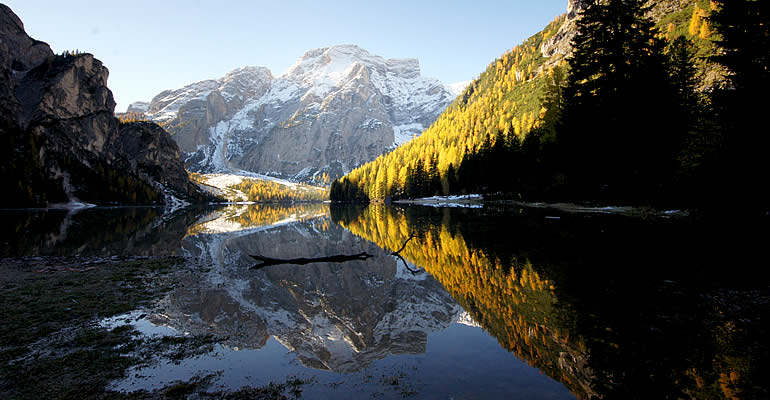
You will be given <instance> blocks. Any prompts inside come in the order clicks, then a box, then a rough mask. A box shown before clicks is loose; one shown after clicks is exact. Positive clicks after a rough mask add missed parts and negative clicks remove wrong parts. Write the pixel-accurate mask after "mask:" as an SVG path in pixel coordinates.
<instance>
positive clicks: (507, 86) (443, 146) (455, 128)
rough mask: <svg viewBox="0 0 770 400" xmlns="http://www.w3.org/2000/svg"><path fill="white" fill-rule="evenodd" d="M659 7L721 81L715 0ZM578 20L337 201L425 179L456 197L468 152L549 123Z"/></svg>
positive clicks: (522, 52) (527, 51) (707, 74)
mask: <svg viewBox="0 0 770 400" xmlns="http://www.w3.org/2000/svg"><path fill="white" fill-rule="evenodd" d="M652 4H653V7H652V8H651V11H650V12H651V14H652V17H653V19H654V20H655V21H656V23H657V29H658V30H659V31H660V35H662V36H665V37H667V38H668V39H669V40H673V39H675V38H677V37H678V36H680V35H683V36H685V37H686V38H688V39H690V40H691V43H692V45H693V46H694V49H695V54H696V56H697V57H699V58H697V65H698V68H699V78H700V86H701V88H702V89H703V88H706V87H710V86H713V85H714V84H716V83H717V82H719V80H720V77H721V76H722V73H721V71H719V70H718V68H716V67H715V66H714V65H713V64H710V63H708V62H707V61H706V59H705V57H706V56H708V55H709V54H712V53H713V50H714V46H713V44H712V39H713V32H712V29H711V28H710V26H709V23H708V20H707V17H708V15H709V14H710V12H711V11H710V10H711V4H710V1H708V0H706V1H701V0H697V1H696V0H687V1H677V2H673V1H669V0H657V1H653V2H652ZM574 21H575V20H574V17H573V18H571V19H570V18H568V15H567V14H564V15H561V16H559V17H557V18H556V19H554V20H553V21H552V22H551V23H550V24H549V25H548V26H547V27H546V28H545V29H543V30H542V31H541V32H538V33H537V34H535V35H533V36H532V37H530V38H529V39H527V40H526V41H525V42H524V43H522V44H520V45H518V46H516V47H514V48H513V49H511V50H510V51H508V52H506V53H505V54H503V55H502V56H501V57H500V58H498V59H496V60H495V61H493V62H492V63H490V65H489V66H488V67H487V69H486V70H485V71H484V72H482V73H481V75H479V77H478V78H477V79H476V80H474V81H473V83H471V84H470V85H469V86H468V87H467V88H466V90H465V91H464V92H463V93H462V94H461V95H460V96H459V97H458V98H457V99H456V100H455V102H454V103H452V105H450V106H449V107H448V108H447V110H446V111H445V112H444V113H443V114H442V115H441V116H440V117H439V118H438V119H437V120H436V122H434V123H433V125H431V127H430V128H429V129H427V130H426V131H425V132H423V134H422V135H421V136H419V137H417V138H415V139H413V140H412V141H410V142H408V143H406V144H405V145H402V146H401V147H398V148H397V149H396V150H394V151H393V152H391V153H389V154H386V155H383V156H380V157H378V158H377V159H376V160H374V161H372V162H370V163H368V164H365V165H363V166H361V167H359V168H357V169H355V170H353V171H352V172H350V173H349V174H348V175H346V176H345V177H343V178H341V179H340V181H339V182H337V184H335V185H334V186H333V190H332V199H334V200H378V199H384V198H387V197H393V198H398V197H404V191H405V187H406V186H407V184H408V182H407V178H408V177H409V176H410V175H411V176H415V175H419V174H420V173H421V174H422V175H423V176H426V177H429V178H430V177H436V181H440V185H441V188H440V190H439V191H441V192H443V193H444V194H448V192H449V179H450V178H449V177H450V176H451V172H453V171H456V170H457V168H458V167H459V165H460V164H461V162H462V160H463V157H464V156H465V155H466V154H468V153H477V152H478V151H479V150H480V149H481V148H482V146H483V145H484V144H485V142H487V145H489V143H494V142H495V140H496V139H497V138H500V137H504V136H506V137H511V136H514V135H515V136H516V137H517V138H518V139H519V140H523V139H524V138H525V136H526V135H527V133H528V132H530V131H531V130H532V129H533V128H536V127H538V126H539V125H541V124H542V119H543V117H544V115H545V112H546V109H545V108H544V107H543V98H544V96H545V92H546V87H547V82H548V81H549V80H551V81H553V71H554V69H555V68H559V69H562V70H564V71H565V72H567V73H568V71H567V61H566V59H567V57H568V56H569V53H570V51H571V48H570V44H569V43H570V39H571V37H572V36H573V35H574V29H575V23H574ZM543 51H547V52H548V53H549V55H548V56H546V55H545V54H544V53H543ZM450 166H451V169H450ZM416 171H420V173H417V172H416ZM448 171H449V172H450V173H448ZM335 189H336V193H335Z"/></svg>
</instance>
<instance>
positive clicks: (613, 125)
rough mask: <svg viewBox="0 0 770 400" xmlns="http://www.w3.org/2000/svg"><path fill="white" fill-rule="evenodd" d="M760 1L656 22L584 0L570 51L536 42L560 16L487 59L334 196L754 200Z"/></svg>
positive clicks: (632, 4) (764, 37)
mask: <svg viewBox="0 0 770 400" xmlns="http://www.w3.org/2000/svg"><path fill="white" fill-rule="evenodd" d="M701 3H702V4H701ZM650 4H651V3H650ZM768 7H769V6H768V4H767V2H763V1H754V0H738V1H726V0H715V1H710V2H694V4H693V5H692V6H690V7H688V8H686V9H685V10H686V11H685V13H687V14H689V18H682V15H681V14H682V13H679V14H678V15H673V16H666V17H664V18H662V19H661V18H659V19H658V21H656V22H653V19H652V18H651V17H650V15H651V6H650V5H649V4H648V2H646V1H641V0H607V1H593V2H590V5H589V6H588V7H587V8H586V9H584V10H583V11H581V13H580V15H579V17H578V19H577V22H576V23H577V33H576V35H575V37H574V39H573V40H572V54H571V55H570V56H569V57H567V59H566V61H564V62H561V63H556V64H555V65H548V63H547V60H545V59H544V56H543V55H542V54H541V52H540V50H539V49H540V46H541V45H542V44H543V43H544V41H546V40H548V39H549V38H550V37H551V36H552V35H554V33H555V32H556V31H558V29H559V27H560V26H561V24H563V23H564V18H565V17H564V16H562V17H559V18H557V19H556V20H555V21H554V22H552V23H551V24H550V25H549V26H548V27H547V28H546V29H545V30H544V31H542V32H540V33H538V34H537V35H535V36H533V37H532V38H530V39H529V40H528V41H527V42H526V43H524V44H522V45H520V46H517V47H516V48H514V49H513V50H511V51H510V52H508V53H506V54H505V55H503V57H502V58H501V59H498V60H497V61H495V62H493V63H492V64H491V65H490V66H489V68H488V69H487V71H485V72H484V73H483V74H482V75H481V76H480V77H479V78H478V79H477V80H476V81H475V82H473V83H472V84H471V85H470V86H469V87H468V88H467V89H466V90H465V92H464V93H463V94H462V95H461V96H460V97H459V98H458V99H457V100H456V101H455V103H454V104H453V105H452V106H450V108H449V109H448V110H447V111H446V112H445V113H444V114H443V115H442V116H441V117H439V119H438V120H437V121H436V122H435V123H434V124H433V126H431V127H430V128H429V129H428V130H426V131H425V132H424V133H423V134H422V136H420V137H418V138H417V139H415V140H413V141H412V142H410V143H408V144H406V145H404V146H402V147H400V148H398V149H396V150H394V151H393V152H391V153H389V154H387V155H384V156H381V157H380V158H378V159H377V160H375V161H373V162H371V163H368V164H365V165H363V166H361V167H359V168H358V169H355V170H354V171H352V172H351V173H350V174H348V175H347V176H345V177H343V178H341V179H340V180H338V181H335V182H334V184H333V185H332V188H331V198H332V199H333V200H335V201H381V200H386V201H387V200H389V199H403V198H416V197H426V196H433V195H448V194H466V193H484V194H486V195H487V196H488V197H490V196H491V197H496V198H504V199H515V200H524V201H572V202H579V203H591V204H626V205H644V206H654V207H677V208H690V209H698V210H704V211H713V210H716V209H720V208H725V207H730V206H731V205H736V204H741V207H740V208H741V210H750V211H760V210H762V207H764V205H766V204H767V200H768V198H767V195H766V194H764V193H763V192H764V190H763V189H764V186H765V183H766V182H767V178H766V177H767V162H766V161H765V157H763V155H762V154H761V152H762V151H764V149H765V148H767V134H766V132H767V128H766V127H764V126H762V124H761V120H762V110H761V108H762V107H763V104H764V102H763V101H761V100H759V99H762V98H763V95H765V94H766V93H768V82H770V79H769V75H770V72H768V54H769V53H770V52H768V49H770V43H768V41H769V40H770V21H769V20H768V19H769V18H768V15H769V14H770V13H768ZM714 71H717V72H716V73H714ZM715 75H716V76H717V78H715Z"/></svg>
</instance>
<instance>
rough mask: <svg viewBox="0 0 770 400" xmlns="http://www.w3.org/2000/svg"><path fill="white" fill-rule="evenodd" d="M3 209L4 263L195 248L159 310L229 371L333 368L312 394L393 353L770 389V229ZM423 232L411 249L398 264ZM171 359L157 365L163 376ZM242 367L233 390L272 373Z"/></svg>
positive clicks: (495, 384) (323, 208) (490, 216)
mask: <svg viewBox="0 0 770 400" xmlns="http://www.w3.org/2000/svg"><path fill="white" fill-rule="evenodd" d="M4 213H5V215H4V217H5V219H6V221H9V222H10V223H9V224H6V225H5V226H4V228H3V229H4V230H3V231H2V239H3V243H2V244H3V246H2V247H1V248H2V252H3V255H5V256H15V255H68V254H95V255H103V256H108V255H116V254H121V255H163V254H182V255H184V256H185V257H187V259H188V260H191V262H193V261H194V262H195V263H200V264H202V265H203V266H204V267H203V268H201V269H200V271H201V272H200V273H199V274H198V275H194V276H193V275H191V276H190V277H189V278H187V280H186V281H183V282H181V283H180V284H179V285H178V286H177V287H176V288H175V289H174V290H172V291H171V292H170V293H168V294H167V296H166V297H164V298H163V299H162V300H161V302H160V304H159V305H158V307H157V308H156V310H155V311H154V312H152V313H151V316H150V317H148V318H149V319H150V321H151V322H153V323H155V324H158V325H165V326H169V327H172V328H174V329H175V330H176V331H178V332H184V333H190V334H194V335H213V336H214V337H215V338H216V340H217V342H218V344H219V345H220V346H223V347H221V348H222V349H230V350H228V351H230V353H225V354H224V355H220V356H216V357H213V358H212V360H213V359H214V358H223V360H221V361H216V360H214V361H211V360H210V361H211V362H212V363H215V361H216V362H221V363H224V364H223V365H226V364H228V363H231V362H234V360H240V361H238V362H244V363H245V362H249V363H252V364H248V365H249V367H248V368H254V370H259V371H268V372H269V371H270V370H274V371H276V372H275V373H279V371H280V373H281V374H297V375H303V374H304V375H303V376H307V374H310V375H311V376H316V377H320V378H318V379H319V380H318V382H320V384H316V385H315V386H313V387H314V389H313V388H307V389H306V391H305V394H307V395H308V396H310V397H332V398H333V397H336V396H337V395H338V394H339V392H334V390H332V389H330V388H336V390H342V391H354V390H363V389H361V388H362V387H369V386H371V385H372V378H371V377H372V376H373V374H374V373H373V372H372V371H374V370H377V368H382V367H383V365H388V366H389V368H391V370H390V371H393V370H394V369H393V368H395V370H397V371H401V372H398V376H399V379H400V380H401V381H402V382H404V381H406V382H410V384H412V386H411V387H410V389H408V390H406V389H404V388H401V390H402V393H410V390H412V389H411V388H413V389H416V390H417V392H418V394H419V397H421V398H428V397H430V398H447V397H450V396H454V397H458V396H459V397H463V396H465V397H468V396H470V397H500V396H512V395H514V396H523V397H527V398H533V397H538V398H564V397H569V396H570V394H569V393H567V391H566V390H565V388H566V389H568V390H569V391H570V392H571V396H576V397H578V398H663V397H678V398H699V399H700V398H715V399H721V398H725V399H733V398H763V397H767V396H768V391H767V386H768V385H767V382H766V381H765V379H764V378H765V377H766V376H769V375H768V369H767V362H768V359H770V357H769V356H768V345H767V343H766V339H765V338H766V337H767V334H768V333H769V332H768V331H770V329H768V321H770V318H768V316H769V315H770V313H768V307H769V306H768V304H769V303H770V301H769V299H770V296H768V286H767V284H766V283H764V282H759V283H758V282H756V279H755V277H754V276H753V274H755V273H756V271H754V270H753V267H754V266H755V265H756V263H757V260H758V259H761V258H759V252H760V251H761V249H762V248H763V246H764V244H765V243H766V242H767V237H766V235H765V236H757V235H751V234H749V233H748V232H749V230H748V229H743V230H742V229H720V228H717V227H713V226H708V225H699V224H696V223H692V222H689V221H676V220H656V221H645V220H640V219H629V218H626V217H619V216H591V215H570V214H558V213H556V212H555V211H547V210H520V209H510V208H504V207H500V208H493V207H485V208H484V209H446V208H445V209H442V208H432V207H385V206H368V207H362V206H336V205H333V206H329V205H326V204H303V205H248V206H247V205H242V206H229V207H226V208H219V209H190V210H188V211H187V212H186V213H177V214H173V215H171V216H168V215H163V214H162V213H160V212H159V211H157V210H155V209H152V208H147V209H141V208H139V209H112V210H110V209H98V210H85V211H81V212H79V213H74V214H73V213H60V212H46V213H41V212H27V213H13V212H4ZM553 216H558V217H560V218H559V219H556V218H551V217H553ZM756 224H757V225H761V226H759V227H758V228H762V229H764V228H765V227H766V225H767V224H766V221H759V222H757V223H756ZM755 228H757V227H755ZM753 231H755V232H756V231H757V230H756V229H755V230H753ZM760 232H766V229H764V230H760ZM410 236H414V239H413V240H410V241H409V242H408V243H407V245H406V246H405V248H404V249H403V251H402V252H401V253H400V254H401V256H403V258H404V260H402V259H400V258H398V257H395V256H392V255H391V252H393V251H396V250H398V249H400V248H401V247H402V246H403V244H404V243H405V242H406V240H407V239H408V238H409V237H410ZM360 252H367V253H369V254H372V255H373V256H374V257H372V258H370V259H368V260H357V261H351V262H346V263H314V264H309V265H305V266H296V265H273V266H269V267H265V268H262V269H259V270H251V269H250V267H251V266H253V265H254V264H255V261H254V259H252V258H251V257H249V255H250V254H259V255H263V256H266V257H272V258H284V259H288V258H300V257H308V258H310V257H323V256H329V255H335V254H355V253H360ZM404 262H406V263H408V264H407V265H405V264H404ZM473 327H481V328H483V331H481V330H480V329H478V328H473ZM487 335H490V336H491V337H493V338H494V339H495V340H496V341H497V345H494V346H491V347H490V346H489V345H488V344H485V343H487V342H485V341H486V340H488V336H487ZM276 341H277V342H276ZM276 346H279V347H282V348H285V349H288V350H289V351H290V352H291V353H290V354H291V356H290V357H288V358H287V357H286V356H283V355H281V354H280V351H279V352H276ZM244 349H246V350H247V351H246V352H244V351H243V350H244ZM252 350H253V351H255V353H253V354H252V353H249V351H252ZM260 351H261V352H260ZM236 353H240V354H236ZM270 354H273V355H270ZM284 354H285V353H284ZM514 356H515V357H514ZM245 360H247V361H245ZM292 360H297V361H299V364H297V365H294V364H292ZM491 360H494V361H491ZM518 360H521V361H523V362H524V363H526V364H529V366H530V367H527V366H526V365H523V364H522V363H521V362H520V361H518ZM199 361H200V360H199ZM181 362H182V364H183V365H184V363H185V362H188V363H190V365H193V367H190V368H196V367H195V366H194V365H197V364H195V362H196V361H195V360H182V361H181ZM207 362H208V361H207ZM253 363H258V364H259V367H257V366H255V365H256V364H253ZM174 364H179V362H176V361H175V363H174ZM216 365H220V364H216ZM244 365H245V364H244ZM173 368H175V365H172V364H168V365H163V366H160V367H156V369H157V371H156V372H157V375H158V378H157V379H158V380H162V379H163V373H164V372H163V370H164V369H166V370H171V369H173ZM217 368H219V367H217ZM217 368H214V370H217ZM243 368H247V367H243ZM260 368H261V369H260ZM404 370H407V371H409V373H404V372H403V371H404ZM312 371H316V372H312ZM532 371H535V372H536V371H540V372H541V373H542V374H544V376H543V375H538V374H536V373H535V374H532ZM138 372H139V373H140V375H144V376H146V377H148V376H151V375H153V373H154V372H152V373H151V372H149V370H144V371H142V370H139V371H138ZM268 372H265V373H264V374H265V375H268ZM193 373H195V371H193V372H191V373H189V374H188V376H191V375H192V374H193ZM233 373H235V372H233ZM242 373H246V372H242ZM317 374H327V375H317ZM226 375H227V374H225V376H224V377H222V378H221V380H222V382H224V383H221V384H222V385H224V386H227V385H231V386H232V387H234V388H238V387H240V386H239V385H241V384H244V382H245V383H247V384H252V383H254V384H264V383H266V382H262V381H260V380H259V379H257V381H256V382H253V381H249V380H246V381H243V380H237V379H231V381H233V382H236V383H230V384H228V383H226V382H227V381H228V379H229V378H228V377H227V376H226ZM351 376H358V378H356V379H358V381H355V380H352V381H355V382H352V381H351V379H352V378H351ZM384 376H385V374H383V378H382V382H380V383H381V386H382V385H385V386H387V384H386V383H385V378H384ZM148 379H150V378H148ZM265 379H267V378H265ZM343 381H345V382H347V383H345V384H342V385H341V386H338V385H339V384H338V383H335V382H343ZM356 382H357V383H356ZM453 382H454V383H453ZM143 385H144V386H143ZM147 385H149V384H148V383H147V382H144V383H142V382H133V383H132V382H123V383H118V384H117V385H116V387H122V388H143V387H145V388H146V387H148V386H147ZM346 385H347V386H346ZM377 390H379V389H372V390H369V391H368V393H369V394H372V395H375V394H378V393H380V394H381V392H378V391H377Z"/></svg>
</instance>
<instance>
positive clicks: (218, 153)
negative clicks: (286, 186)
mask: <svg viewBox="0 0 770 400" xmlns="http://www.w3.org/2000/svg"><path fill="white" fill-rule="evenodd" d="M453 100H454V96H453V95H452V93H451V92H450V91H449V90H448V89H447V87H446V86H444V85H443V84H442V83H441V82H439V81H438V80H435V79H428V78H424V77H422V76H421V75H420V69H419V63H418V62H417V60H414V59H406V60H387V59H384V58H382V57H379V56H375V55H372V54H370V53H368V52H367V51H365V50H363V49H361V48H359V47H357V46H351V45H346V46H334V47H329V48H322V49H316V50H311V51H308V52H307V53H305V54H304V55H303V56H302V57H301V58H300V59H299V60H298V61H297V63H296V64H295V65H294V66H292V67H291V68H289V70H288V71H286V72H285V73H284V74H282V75H281V76H279V77H277V78H273V76H272V75H271V74H270V72H269V71H268V70H266V69H264V68H258V67H247V68H242V69H239V70H235V71H233V72H231V73H230V74H228V75H227V76H226V77H224V78H222V79H219V80H210V81H202V82H198V83H194V84H192V85H188V86H186V87H185V88H182V89H178V90H174V91H165V92H163V93H161V94H159V95H157V96H155V98H154V99H153V100H152V102H150V106H149V110H148V113H147V115H148V116H149V117H150V118H152V119H153V120H155V121H159V122H164V121H165V122H167V125H166V126H165V127H166V128H167V129H168V130H169V132H170V133H171V134H172V135H173V137H174V139H175V140H176V141H177V143H179V145H180V148H181V149H182V150H183V151H185V152H187V153H188V158H187V166H188V168H189V169H191V170H194V171H203V172H213V171H218V170H225V169H230V168H234V169H244V170H250V171H254V172H260V173H265V174H269V175H274V176H280V177H284V178H293V179H297V180H304V181H314V179H315V180H316V181H317V180H318V179H320V177H321V175H322V174H323V173H326V174H328V175H329V176H330V177H331V178H334V177H337V176H341V175H342V174H344V173H347V172H349V171H350V170H351V169H353V168H355V167H357V166H359V165H361V164H363V163H366V162H368V161H371V160H373V159H375V158H376V157H377V156H379V155H380V154H382V153H383V152H385V151H387V150H388V149H389V148H392V147H394V146H396V145H398V144H401V143H403V142H405V141H407V140H409V139H411V137H413V136H414V135H419V134H420V133H421V132H422V130H424V129H426V128H428V126H430V124H431V123H433V121H434V120H435V119H436V118H437V117H438V115H439V114H440V113H441V112H443V111H444V109H445V108H446V107H447V106H448V105H449V104H450V103H451V102H452V101H453Z"/></svg>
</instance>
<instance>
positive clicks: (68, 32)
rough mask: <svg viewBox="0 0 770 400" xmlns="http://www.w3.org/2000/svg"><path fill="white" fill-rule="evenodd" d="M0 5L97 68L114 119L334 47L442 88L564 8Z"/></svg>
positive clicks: (507, 4) (128, 2)
mask: <svg viewBox="0 0 770 400" xmlns="http://www.w3.org/2000/svg"><path fill="white" fill-rule="evenodd" d="M3 1H4V2H5V4H6V5H8V6H9V7H11V8H12V9H13V10H14V12H16V14H17V15H19V17H20V18H21V19H22V21H23V22H24V26H25V28H26V30H27V33H28V34H29V35H30V36H32V37H33V38H35V39H38V40H43V41H45V42H48V44H50V45H51V47H52V48H53V49H54V51H55V52H61V51H63V50H74V49H80V50H81V51H87V52H89V53H93V54H94V55H96V57H97V58H98V59H100V60H102V62H104V64H105V65H106V66H107V67H108V68H109V70H110V80H109V86H110V89H112V92H113V94H114V95H115V100H116V101H117V103H118V106H117V108H116V110H118V111H123V110H125V108H126V107H127V106H128V104H129V103H131V102H133V101H137V100H145V101H149V100H150V99H151V98H152V96H154V95H156V94H158V93H159V92H161V91H162V90H165V89H174V88H178V87H181V86H184V85H186V84H188V83H192V82H195V81H199V80H203V79H210V78H218V77H221V76H223V75H224V74H225V73H227V72H228V71H230V70H232V69H234V68H237V67H240V66H244V65H262V66H266V67H268V68H270V70H271V71H272V72H273V74H274V75H279V74H281V73H282V72H284V71H285V70H286V69H287V68H288V67H289V66H291V65H292V64H294V62H295V61H296V60H297V58H299V57H300V56H301V55H302V54H304V53H305V51H307V50H310V49H314V48H319V47H327V46H331V45H336V44H357V45H359V46H361V47H363V48H365V49H367V50H368V51H369V52H371V53H374V54H377V55H380V56H383V57H385V58H417V59H419V60H420V66H421V68H422V74H423V75H425V76H429V77H434V78H438V79H440V80H441V81H443V82H445V83H453V82H458V81H464V80H469V79H473V78H475V77H476V76H477V75H478V74H479V73H481V72H482V71H483V70H484V69H485V68H486V66H487V64H489V62H490V61H492V60H493V59H495V58H496V57H498V56H500V55H501V54H502V53H503V52H505V51H506V50H508V49H510V48H512V47H513V46H515V45H517V44H519V43H521V42H522V41H523V40H524V39H526V38H527V37H529V36H531V35H532V34H534V33H536V32H538V31H540V30H541V29H542V28H544V27H545V25H546V24H548V23H549V22H550V21H551V20H553V19H554V18H555V17H556V16H557V15H559V14H561V13H563V12H565V11H566V8H567V0H538V1H532V0H508V1H500V0H491V1H487V0H476V1H467V0H465V1H455V0H444V1H416V0H413V1H399V0H386V1H371V0H358V1H349V0H342V1H337V0H335V1H289V0H284V1H275V0H274V1H269V2H265V1H245V0H244V1H224V0H220V1H205V0H186V1H176V0H154V1H146V0H123V1H113V0H108V1H104V0H97V1H90V0H68V1H62V0H3Z"/></svg>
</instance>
